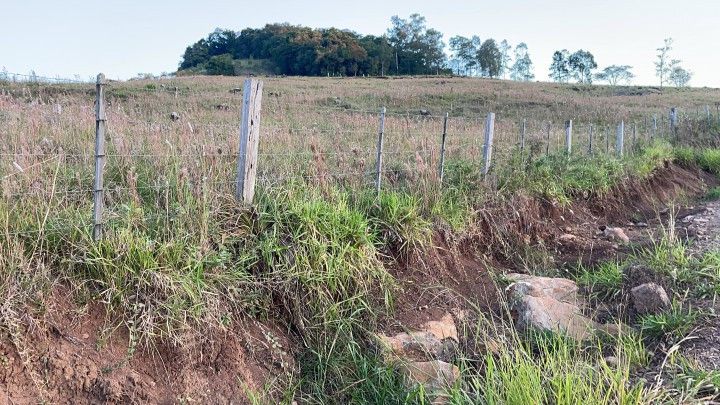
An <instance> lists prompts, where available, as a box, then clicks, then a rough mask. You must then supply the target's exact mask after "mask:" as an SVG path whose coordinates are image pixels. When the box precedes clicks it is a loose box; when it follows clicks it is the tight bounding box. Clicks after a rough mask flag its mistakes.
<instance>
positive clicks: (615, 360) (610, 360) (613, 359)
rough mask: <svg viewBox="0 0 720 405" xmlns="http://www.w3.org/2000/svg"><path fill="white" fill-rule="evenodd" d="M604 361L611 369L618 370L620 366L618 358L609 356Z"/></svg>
mask: <svg viewBox="0 0 720 405" xmlns="http://www.w3.org/2000/svg"><path fill="white" fill-rule="evenodd" d="M604 360H605V363H607V365H608V366H609V367H610V368H616V367H617V366H618V365H619V364H620V362H619V361H618V358H617V357H615V356H607V357H605V358H604Z"/></svg>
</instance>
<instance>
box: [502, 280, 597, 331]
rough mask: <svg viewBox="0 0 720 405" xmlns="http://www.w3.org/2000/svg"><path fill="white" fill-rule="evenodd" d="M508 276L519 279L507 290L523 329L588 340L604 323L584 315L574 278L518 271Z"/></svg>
mask: <svg viewBox="0 0 720 405" xmlns="http://www.w3.org/2000/svg"><path fill="white" fill-rule="evenodd" d="M508 277H510V278H511V279H514V280H516V282H515V283H513V284H512V285H510V286H509V287H508V289H507V293H508V296H509V299H510V305H511V309H512V310H513V311H514V312H515V314H516V316H517V326H518V327H519V328H521V329H536V330H541V331H549V332H560V333H565V334H567V335H568V336H570V337H572V338H574V339H576V340H585V339H587V338H589V337H590V336H591V335H592V333H593V332H594V330H595V329H597V328H598V327H599V326H600V325H599V324H598V323H596V322H595V321H593V320H592V319H590V318H588V317H586V316H584V315H583V314H582V310H581V303H580V300H579V298H578V296H577V291H578V286H577V284H575V282H573V281H572V280H568V279H565V278H548V277H534V276H523V275H517V274H511V275H509V276H508Z"/></svg>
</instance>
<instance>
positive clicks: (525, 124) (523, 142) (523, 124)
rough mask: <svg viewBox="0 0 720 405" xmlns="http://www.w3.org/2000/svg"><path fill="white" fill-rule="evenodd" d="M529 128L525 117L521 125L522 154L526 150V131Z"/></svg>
mask: <svg viewBox="0 0 720 405" xmlns="http://www.w3.org/2000/svg"><path fill="white" fill-rule="evenodd" d="M526 130H527V121H526V120H525V119H524V118H523V120H522V125H521V127H520V155H521V156H522V153H523V151H524V150H525V133H526Z"/></svg>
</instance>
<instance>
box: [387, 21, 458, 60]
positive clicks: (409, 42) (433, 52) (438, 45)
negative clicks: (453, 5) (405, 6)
mask: <svg viewBox="0 0 720 405" xmlns="http://www.w3.org/2000/svg"><path fill="white" fill-rule="evenodd" d="M391 22H392V26H391V27H390V28H389V29H388V32H387V37H388V42H389V43H390V45H392V47H393V49H394V51H395V72H396V73H397V74H428V73H438V72H439V70H440V69H441V68H442V67H443V66H445V52H444V48H445V44H444V43H443V42H442V33H440V32H439V31H437V30H435V29H432V28H427V26H426V20H425V17H423V16H421V15H420V14H412V15H410V19H409V20H406V19H404V18H400V17H398V16H393V17H392V18H391Z"/></svg>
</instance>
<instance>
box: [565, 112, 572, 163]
mask: <svg viewBox="0 0 720 405" xmlns="http://www.w3.org/2000/svg"><path fill="white" fill-rule="evenodd" d="M565 153H567V155H568V156H570V154H571V153H572V120H567V121H565Z"/></svg>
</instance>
